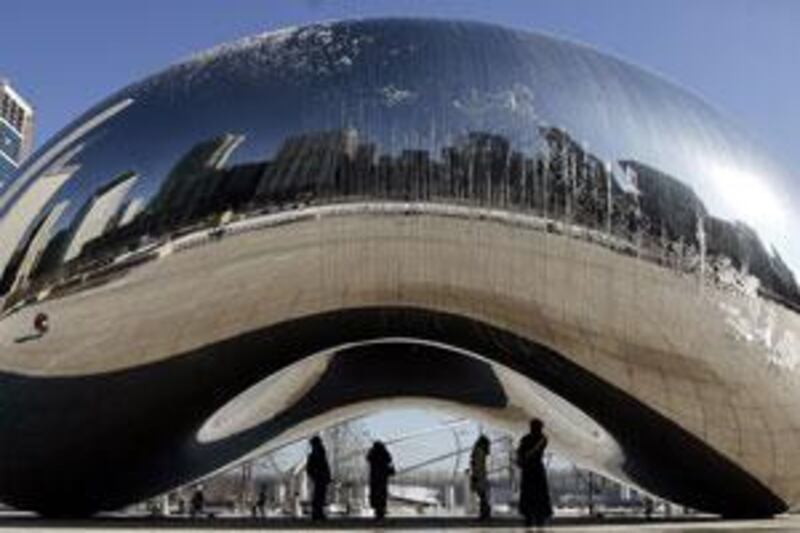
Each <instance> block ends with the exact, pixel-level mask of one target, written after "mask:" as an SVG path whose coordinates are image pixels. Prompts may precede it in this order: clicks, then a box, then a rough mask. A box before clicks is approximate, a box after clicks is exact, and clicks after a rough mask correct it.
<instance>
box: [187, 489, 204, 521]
mask: <svg viewBox="0 0 800 533" xmlns="http://www.w3.org/2000/svg"><path fill="white" fill-rule="evenodd" d="M205 506H206V496H205V494H203V486H202V485H198V486H197V487H195V489H194V492H193V493H192V501H191V502H190V507H189V516H191V517H192V518H196V517H198V516H200V515H201V514H203V510H204V509H205Z"/></svg>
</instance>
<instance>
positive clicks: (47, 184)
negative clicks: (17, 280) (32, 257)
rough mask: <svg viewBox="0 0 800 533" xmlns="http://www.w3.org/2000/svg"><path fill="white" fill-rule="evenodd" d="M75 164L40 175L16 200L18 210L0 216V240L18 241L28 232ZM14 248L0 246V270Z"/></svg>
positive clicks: (76, 169) (74, 168)
mask: <svg viewBox="0 0 800 533" xmlns="http://www.w3.org/2000/svg"><path fill="white" fill-rule="evenodd" d="M78 168H79V167H78V166H77V165H67V166H63V167H58V168H57V169H55V170H53V171H52V172H49V173H47V174H45V175H43V176H40V177H38V178H37V179H36V181H34V182H33V183H32V184H31V186H30V187H28V189H27V190H26V191H25V192H24V193H23V194H22V196H20V198H19V199H18V200H17V205H19V206H20V209H19V210H15V211H14V214H13V216H12V215H8V216H5V217H3V218H0V242H3V243H18V242H20V240H21V239H22V238H23V236H24V235H25V234H26V232H28V228H29V227H30V224H31V223H32V222H33V221H34V220H35V219H36V217H37V216H38V215H39V213H40V211H41V210H42V209H43V208H44V207H45V206H46V205H47V202H48V201H50V199H51V198H52V197H53V195H54V194H55V193H56V192H57V191H58V190H59V189H60V188H61V186H62V185H63V184H64V183H65V182H66V181H67V180H69V179H70V177H72V175H73V174H74V173H75V172H77V171H78ZM15 251H16V250H15V249H14V247H13V246H1V247H0V271H3V270H5V268H6V265H7V264H8V261H9V259H10V258H11V256H12V255H13V254H14V252H15Z"/></svg>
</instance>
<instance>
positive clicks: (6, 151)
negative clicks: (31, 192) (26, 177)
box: [0, 78, 33, 191]
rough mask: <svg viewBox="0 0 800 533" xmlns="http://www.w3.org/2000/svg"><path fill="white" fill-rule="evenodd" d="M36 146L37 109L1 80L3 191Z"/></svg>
mask: <svg viewBox="0 0 800 533" xmlns="http://www.w3.org/2000/svg"><path fill="white" fill-rule="evenodd" d="M32 147H33V108H32V107H31V105H30V104H29V103H28V102H26V101H25V99H24V98H22V96H20V95H19V94H18V93H17V92H16V91H15V90H14V89H13V88H12V87H11V84H10V83H9V82H8V81H7V80H5V79H3V78H0V191H2V190H3V189H4V188H5V187H6V186H7V185H8V182H9V180H10V179H11V176H12V175H13V174H14V172H16V170H17V167H19V165H20V163H21V162H22V161H23V160H24V159H25V158H26V157H27V156H28V154H30V152H31V148H32Z"/></svg>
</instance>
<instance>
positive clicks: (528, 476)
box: [517, 418, 553, 526]
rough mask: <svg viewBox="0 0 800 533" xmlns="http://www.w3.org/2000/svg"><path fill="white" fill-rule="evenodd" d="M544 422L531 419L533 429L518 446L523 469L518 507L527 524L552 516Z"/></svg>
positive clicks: (540, 521) (518, 458) (519, 464)
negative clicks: (546, 466)
mask: <svg viewBox="0 0 800 533" xmlns="http://www.w3.org/2000/svg"><path fill="white" fill-rule="evenodd" d="M543 429H544V424H543V423H542V421H541V420H539V419H536V418H535V419H533V420H531V424H530V432H529V433H528V434H527V435H525V436H524V437H522V440H521V441H520V443H519V448H517V465H518V466H519V467H520V469H521V470H522V483H521V487H520V495H519V511H520V513H521V514H522V516H524V517H525V524H526V525H528V526H531V525H534V524H536V525H537V526H541V525H542V524H544V523H545V522H546V521H547V520H549V519H550V518H552V516H553V508H552V506H551V504H550V489H549V487H548V484H547V472H546V470H545V467H544V461H543V457H544V450H545V448H546V447H547V437H546V436H545V435H544V431H543Z"/></svg>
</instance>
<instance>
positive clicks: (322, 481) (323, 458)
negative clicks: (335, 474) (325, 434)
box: [306, 437, 331, 520]
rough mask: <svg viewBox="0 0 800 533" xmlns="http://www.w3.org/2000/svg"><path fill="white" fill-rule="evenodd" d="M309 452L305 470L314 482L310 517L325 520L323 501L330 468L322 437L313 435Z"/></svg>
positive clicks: (325, 496)
mask: <svg viewBox="0 0 800 533" xmlns="http://www.w3.org/2000/svg"><path fill="white" fill-rule="evenodd" d="M310 443H311V453H309V454H308V459H307V462H306V472H307V473H308V477H309V478H311V482H312V483H313V484H314V493H313V495H312V496H311V519H312V520H325V501H326V499H327V493H328V485H329V484H330V482H331V468H330V466H329V465H328V457H327V455H326V454H325V446H324V445H323V444H322V439H321V438H319V437H313V438H312V439H311V441H310Z"/></svg>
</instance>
